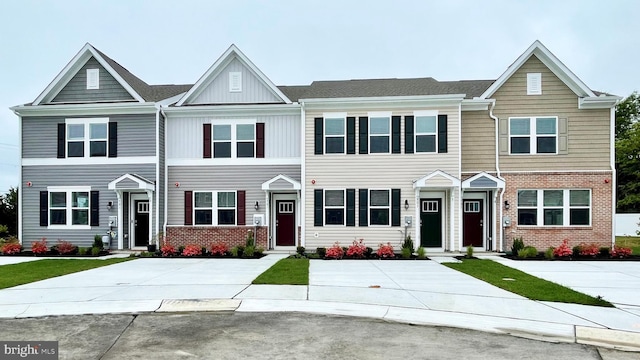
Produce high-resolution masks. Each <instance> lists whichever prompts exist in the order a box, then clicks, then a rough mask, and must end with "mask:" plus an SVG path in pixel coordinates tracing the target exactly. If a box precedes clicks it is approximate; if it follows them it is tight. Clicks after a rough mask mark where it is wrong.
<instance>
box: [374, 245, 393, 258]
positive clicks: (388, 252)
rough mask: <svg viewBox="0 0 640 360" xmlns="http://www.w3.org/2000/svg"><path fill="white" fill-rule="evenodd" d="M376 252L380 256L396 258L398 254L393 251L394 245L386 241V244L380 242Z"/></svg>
mask: <svg viewBox="0 0 640 360" xmlns="http://www.w3.org/2000/svg"><path fill="white" fill-rule="evenodd" d="M376 254H378V257H380V258H390V259H391V258H394V257H395V256H396V254H394V252H393V246H391V243H389V242H388V243H386V244H380V245H378V251H377V252H376Z"/></svg>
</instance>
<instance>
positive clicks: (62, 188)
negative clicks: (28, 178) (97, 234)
mask: <svg viewBox="0 0 640 360" xmlns="http://www.w3.org/2000/svg"><path fill="white" fill-rule="evenodd" d="M52 192H64V193H65V194H66V204H65V205H66V206H65V210H66V217H67V224H66V225H52V224H51V193H52ZM74 192H86V193H89V196H88V202H89V204H88V206H87V211H88V212H89V216H88V217H87V219H88V224H87V225H72V224H71V223H72V221H73V207H72V206H71V197H72V193H74ZM47 218H48V226H47V229H69V230H89V229H91V186H47Z"/></svg>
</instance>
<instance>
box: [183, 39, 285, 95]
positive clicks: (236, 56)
mask: <svg viewBox="0 0 640 360" xmlns="http://www.w3.org/2000/svg"><path fill="white" fill-rule="evenodd" d="M239 69H243V70H246V71H242V73H243V74H242V78H243V79H242V82H243V84H244V83H245V80H248V79H251V80H255V81H257V82H258V83H259V84H261V85H262V86H263V88H264V90H266V92H265V93H264V94H263V96H260V97H253V98H252V97H251V96H249V98H246V97H245V98H244V99H241V100H235V101H234V99H240V97H239V96H238V97H231V98H228V99H225V100H223V101H222V102H224V103H234V102H240V103H247V102H251V101H252V99H261V100H262V101H260V100H259V101H258V102H279V103H282V102H284V103H287V104H290V103H291V100H290V99H289V98H288V97H287V96H286V95H285V94H284V93H283V92H282V91H280V89H279V88H278V87H277V86H276V85H275V84H274V83H273V82H271V80H269V78H267V76H266V75H264V73H262V71H260V69H258V68H257V67H256V66H255V65H254V64H253V63H252V62H251V60H249V58H247V57H246V56H245V55H244V54H243V53H242V52H241V51H240V49H238V48H237V47H236V46H235V45H231V46H230V47H229V48H228V49H227V51H225V52H224V54H222V56H220V58H218V60H216V62H215V63H214V64H213V65H211V67H210V68H209V69H208V70H207V72H205V73H204V75H202V77H200V79H199V80H198V81H197V82H196V83H195V85H193V87H192V88H191V89H190V90H189V91H188V92H187V93H186V94H184V96H182V98H181V99H180V101H178V102H177V103H176V106H182V105H188V104H206V103H208V104H212V103H218V102H219V101H218V99H222V97H218V96H216V95H215V94H213V95H205V94H204V93H205V91H206V90H207V89H209V88H210V87H212V86H213V87H215V86H216V85H226V84H228V81H229V79H228V78H227V76H228V75H226V76H225V74H228V73H229V71H237V70H239ZM245 73H246V74H245ZM243 87H244V85H243ZM227 92H228V91H227ZM242 92H243V93H246V91H245V90H244V89H243V91H242ZM242 96H246V95H245V94H243V95H242ZM264 100H267V101H264ZM254 102H255V101H254Z"/></svg>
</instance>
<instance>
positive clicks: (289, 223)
mask: <svg viewBox="0 0 640 360" xmlns="http://www.w3.org/2000/svg"><path fill="white" fill-rule="evenodd" d="M295 208H296V202H295V201H293V200H277V201H276V246H295V245H296V213H295Z"/></svg>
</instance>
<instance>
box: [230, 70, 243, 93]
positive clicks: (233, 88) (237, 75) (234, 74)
mask: <svg viewBox="0 0 640 360" xmlns="http://www.w3.org/2000/svg"><path fill="white" fill-rule="evenodd" d="M236 79H237V80H238V81H237V83H236V81H235V80H236ZM229 92H242V71H230V72H229Z"/></svg>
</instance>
